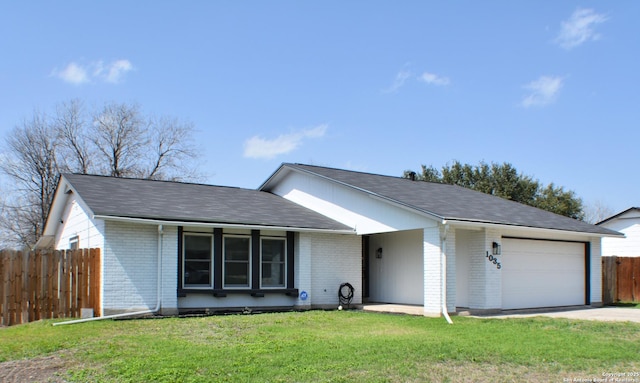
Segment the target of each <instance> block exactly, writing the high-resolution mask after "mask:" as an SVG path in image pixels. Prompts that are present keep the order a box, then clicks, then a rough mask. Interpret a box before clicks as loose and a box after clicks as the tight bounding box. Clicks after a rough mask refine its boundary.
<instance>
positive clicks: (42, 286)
mask: <svg viewBox="0 0 640 383" xmlns="http://www.w3.org/2000/svg"><path fill="white" fill-rule="evenodd" d="M87 308H90V309H93V313H94V315H99V314H100V249H77V250H35V251H30V252H20V251H10V250H3V251H0V325H4V326H11V325H14V324H19V323H27V322H32V321H36V320H39V319H49V318H73V317H75V318H78V317H80V316H81V313H82V309H87Z"/></svg>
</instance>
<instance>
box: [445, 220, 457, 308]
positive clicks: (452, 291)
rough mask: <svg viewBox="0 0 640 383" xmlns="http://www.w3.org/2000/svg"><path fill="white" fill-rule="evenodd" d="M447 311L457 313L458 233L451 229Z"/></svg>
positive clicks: (449, 237)
mask: <svg viewBox="0 0 640 383" xmlns="http://www.w3.org/2000/svg"><path fill="white" fill-rule="evenodd" d="M446 255H447V311H448V312H455V311H456V231H455V229H453V228H449V230H448V233H447V246H446Z"/></svg>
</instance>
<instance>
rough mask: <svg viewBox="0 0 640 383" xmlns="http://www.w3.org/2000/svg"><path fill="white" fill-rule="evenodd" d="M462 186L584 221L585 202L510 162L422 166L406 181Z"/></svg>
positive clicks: (407, 171) (406, 174)
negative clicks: (543, 182)
mask: <svg viewBox="0 0 640 383" xmlns="http://www.w3.org/2000/svg"><path fill="white" fill-rule="evenodd" d="M412 176H414V177H415V179H416V180H419V181H426V182H439V183H446V184H451V185H458V186H462V187H465V188H468V189H472V190H476V191H480V192H483V193H486V194H491V195H495V196H497V197H501V198H505V199H508V200H512V201H516V202H520V203H523V204H525V205H530V206H534V207H537V208H540V209H543V210H547V211H550V212H553V213H556V214H560V215H564V216H567V217H571V218H575V219H580V220H582V219H584V213H583V205H582V200H581V199H580V198H578V197H577V196H576V194H575V193H574V192H572V191H565V190H564V189H563V188H562V187H560V186H555V185H554V184H553V183H552V184H550V185H547V186H544V185H541V184H540V182H539V181H538V180H535V179H533V178H532V177H530V176H526V175H523V174H521V173H519V172H518V171H517V169H516V168H515V167H513V165H511V164H510V163H507V162H505V163H502V164H498V163H491V164H487V163H486V162H480V163H479V164H478V165H475V166H473V165H470V164H462V163H461V162H459V161H455V162H454V163H453V164H451V165H446V166H443V167H442V170H438V169H436V168H435V167H434V166H433V165H429V166H426V165H422V168H421V172H420V173H417V172H413V171H410V170H406V171H405V172H404V177H405V178H410V177H412Z"/></svg>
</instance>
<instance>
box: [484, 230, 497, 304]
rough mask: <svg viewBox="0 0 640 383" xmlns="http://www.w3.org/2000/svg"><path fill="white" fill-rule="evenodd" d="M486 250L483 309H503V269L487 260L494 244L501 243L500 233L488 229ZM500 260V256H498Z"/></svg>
mask: <svg viewBox="0 0 640 383" xmlns="http://www.w3.org/2000/svg"><path fill="white" fill-rule="evenodd" d="M484 233H485V239H484V249H483V251H482V256H483V262H484V265H483V266H484V275H485V278H484V294H483V295H484V305H483V307H481V308H482V309H489V310H490V309H498V308H501V307H502V269H498V268H497V267H496V265H494V264H493V263H492V262H489V260H488V259H487V258H486V255H487V252H489V254H492V252H493V242H497V243H501V242H502V236H501V234H500V231H498V230H496V229H491V228H487V229H485V230H484ZM497 257H498V260H500V255H498V256H497Z"/></svg>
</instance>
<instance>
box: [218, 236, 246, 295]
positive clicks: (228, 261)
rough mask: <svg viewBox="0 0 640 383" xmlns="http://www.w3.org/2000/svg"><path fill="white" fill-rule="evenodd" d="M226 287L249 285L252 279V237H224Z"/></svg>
mask: <svg viewBox="0 0 640 383" xmlns="http://www.w3.org/2000/svg"><path fill="white" fill-rule="evenodd" d="M223 251H224V287H249V283H250V281H251V238H250V237H245V236H225V237H224V249H223Z"/></svg>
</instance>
